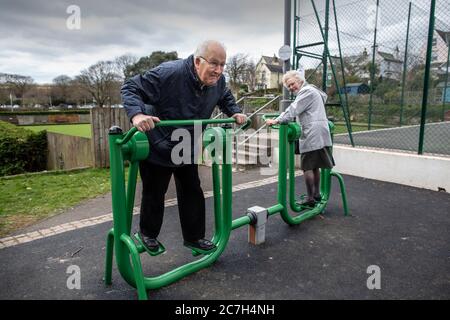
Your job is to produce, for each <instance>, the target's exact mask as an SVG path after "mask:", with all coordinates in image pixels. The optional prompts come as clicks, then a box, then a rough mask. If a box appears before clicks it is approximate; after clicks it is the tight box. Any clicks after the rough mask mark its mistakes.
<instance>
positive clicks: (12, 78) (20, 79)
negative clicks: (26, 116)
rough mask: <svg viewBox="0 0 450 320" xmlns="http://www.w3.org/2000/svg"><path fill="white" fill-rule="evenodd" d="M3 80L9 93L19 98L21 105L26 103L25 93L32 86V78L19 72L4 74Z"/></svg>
mask: <svg viewBox="0 0 450 320" xmlns="http://www.w3.org/2000/svg"><path fill="white" fill-rule="evenodd" d="M5 82H6V85H7V86H8V88H9V89H10V91H11V92H10V93H13V94H14V95H15V96H16V97H17V98H19V99H21V100H22V106H24V105H25V104H26V103H25V99H24V98H25V94H26V93H27V92H28V91H29V90H30V89H31V88H33V86H34V80H33V78H32V77H28V76H22V75H20V74H5Z"/></svg>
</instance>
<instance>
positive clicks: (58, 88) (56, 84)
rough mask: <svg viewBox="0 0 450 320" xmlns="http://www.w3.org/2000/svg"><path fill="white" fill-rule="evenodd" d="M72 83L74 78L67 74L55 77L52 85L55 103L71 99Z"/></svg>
mask: <svg viewBox="0 0 450 320" xmlns="http://www.w3.org/2000/svg"><path fill="white" fill-rule="evenodd" d="M71 85H72V78H71V77H69V76H66V75H65V74H63V75H60V76H57V77H56V78H54V79H53V86H52V90H51V91H52V93H51V96H52V100H53V103H55V104H58V102H59V103H61V102H64V103H67V101H68V99H69V94H70V90H71Z"/></svg>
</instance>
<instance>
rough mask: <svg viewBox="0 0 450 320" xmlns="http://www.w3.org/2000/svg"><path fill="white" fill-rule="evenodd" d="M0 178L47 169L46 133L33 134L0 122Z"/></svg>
mask: <svg viewBox="0 0 450 320" xmlns="http://www.w3.org/2000/svg"><path fill="white" fill-rule="evenodd" d="M0 132H1V135H0V176H5V175H12V174H19V173H24V172H35V171H42V170H45V169H46V167H47V132H46V131H40V132H36V133H35V132H33V131H31V130H26V129H23V128H17V127H16V126H14V125H12V124H9V123H6V122H3V121H0Z"/></svg>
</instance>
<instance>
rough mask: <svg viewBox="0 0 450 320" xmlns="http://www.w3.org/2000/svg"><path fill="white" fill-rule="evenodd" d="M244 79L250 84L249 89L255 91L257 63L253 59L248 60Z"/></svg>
mask: <svg viewBox="0 0 450 320" xmlns="http://www.w3.org/2000/svg"><path fill="white" fill-rule="evenodd" d="M242 81H243V82H244V83H245V84H247V85H248V89H249V91H254V90H255V88H256V64H255V62H253V61H248V63H247V68H246V69H245V71H244V73H243V77H242Z"/></svg>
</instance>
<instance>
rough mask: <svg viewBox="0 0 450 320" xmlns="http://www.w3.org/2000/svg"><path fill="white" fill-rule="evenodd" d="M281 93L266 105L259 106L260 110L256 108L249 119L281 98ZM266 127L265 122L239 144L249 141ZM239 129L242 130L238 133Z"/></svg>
mask: <svg viewBox="0 0 450 320" xmlns="http://www.w3.org/2000/svg"><path fill="white" fill-rule="evenodd" d="M280 98H281V95H279V96H276V97H275V98H273V99H272V100H270V101H269V102H267V103H266V104H265V105H263V106H262V107H261V108H259V109H258V110H256V111H255V112H253V113H252V114H251V115H249V116H248V117H247V119H251V118H252V117H253V116H254V115H255V114H257V113H258V112H260V111H261V110H263V109H265V108H267V107H268V106H269V105H270V104H272V103H274V102H275V101H276V100H277V99H280ZM265 127H266V124H263V125H262V126H261V127H260V128H259V129H258V130H256V131H255V132H254V133H252V134H251V135H250V136H249V137H247V138H246V139H245V140H244V141H242V142H240V143H239V145H242V144H244V143H245V142H247V141H248V140H249V139H250V138H251V137H253V136H254V135H255V134H257V133H258V132H259V131H261V130H262V129H264V128H265ZM239 131H242V130H237V131H236V133H238V132H239Z"/></svg>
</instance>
